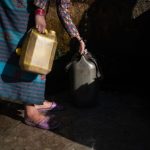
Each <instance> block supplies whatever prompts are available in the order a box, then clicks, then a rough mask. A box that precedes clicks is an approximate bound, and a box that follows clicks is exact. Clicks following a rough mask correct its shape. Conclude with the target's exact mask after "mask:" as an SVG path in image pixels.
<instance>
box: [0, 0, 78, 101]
mask: <svg viewBox="0 0 150 150" xmlns="http://www.w3.org/2000/svg"><path fill="white" fill-rule="evenodd" d="M48 2H49V0H0V99H6V100H10V101H21V102H23V103H28V104H41V103H42V102H43V100H44V92H45V79H42V78H41V75H37V74H33V73H29V72H25V71H22V70H21V69H20V67H19V63H18V62H19V56H17V55H16V52H15V50H16V48H17V47H18V46H19V45H21V42H22V39H23V37H24V36H25V33H26V31H27V30H28V29H29V28H30V27H32V26H34V21H33V20H34V19H33V17H34V11H35V6H37V7H40V8H43V9H44V8H45V7H46V5H47V4H48ZM56 2H57V3H56V4H57V8H58V13H59V16H60V17H61V18H62V20H63V22H64V25H65V28H66V30H67V31H68V33H69V35H70V36H71V37H76V36H79V33H78V30H77V29H76V27H75V25H74V24H73V23H72V20H71V18H70V15H69V13H68V7H69V5H70V1H69V0H57V1H56ZM30 20H32V21H30Z"/></svg>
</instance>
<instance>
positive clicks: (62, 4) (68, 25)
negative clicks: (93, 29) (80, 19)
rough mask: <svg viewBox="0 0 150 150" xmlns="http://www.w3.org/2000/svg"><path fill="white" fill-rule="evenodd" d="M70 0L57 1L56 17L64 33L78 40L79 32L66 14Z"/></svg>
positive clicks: (67, 13)
mask: <svg viewBox="0 0 150 150" xmlns="http://www.w3.org/2000/svg"><path fill="white" fill-rule="evenodd" d="M70 4H71V2H70V0H57V11H58V16H59V17H60V19H61V21H62V23H63V25H64V27H65V29H66V31H67V32H68V34H69V35H70V37H71V38H73V37H76V38H78V39H80V38H81V37H80V35H79V32H78V30H77V28H76V26H75V25H74V23H73V22H72V19H71V16H70V14H69V12H68V8H69V7H70Z"/></svg>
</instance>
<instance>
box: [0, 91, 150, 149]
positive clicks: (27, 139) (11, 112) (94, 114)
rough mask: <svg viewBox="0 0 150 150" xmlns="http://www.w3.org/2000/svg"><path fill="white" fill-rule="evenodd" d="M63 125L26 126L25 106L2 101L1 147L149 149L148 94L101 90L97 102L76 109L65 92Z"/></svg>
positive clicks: (58, 114) (0, 104)
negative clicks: (54, 127) (50, 127)
mask: <svg viewBox="0 0 150 150" xmlns="http://www.w3.org/2000/svg"><path fill="white" fill-rule="evenodd" d="M56 99H59V100H61V101H60V103H62V104H63V105H64V106H65V111H62V112H57V113H56V115H57V116H58V117H59V118H60V119H61V121H62V126H61V127H60V128H59V129H58V130H56V131H46V130H42V129H38V128H33V127H30V126H27V125H25V124H24V123H23V122H22V120H23V117H22V116H23V108H22V105H19V104H14V103H13V104H12V103H8V102H7V103H6V102H1V103H0V150H145V149H150V117H149V112H150V109H149V108H150V105H149V96H148V95H147V94H145V93H143V92H140V90H139V91H138V92H137V91H136V92H135V91H133V92H132V90H131V91H130V92H129V91H128V92H126V91H118V90H104V91H101V90H100V91H99V95H98V100H99V102H98V104H97V105H96V106H95V107H92V108H86V109H85V108H77V107H74V106H73V105H72V104H71V103H69V99H70V97H69V96H68V94H67V93H66V92H63V93H60V94H59V95H57V96H56Z"/></svg>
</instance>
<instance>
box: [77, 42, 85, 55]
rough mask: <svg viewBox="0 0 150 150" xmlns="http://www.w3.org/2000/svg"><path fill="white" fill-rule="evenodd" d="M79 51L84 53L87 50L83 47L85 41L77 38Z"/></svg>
mask: <svg viewBox="0 0 150 150" xmlns="http://www.w3.org/2000/svg"><path fill="white" fill-rule="evenodd" d="M79 43H80V45H79V53H80V54H81V55H82V54H84V53H87V50H86V49H85V43H84V41H83V40H79Z"/></svg>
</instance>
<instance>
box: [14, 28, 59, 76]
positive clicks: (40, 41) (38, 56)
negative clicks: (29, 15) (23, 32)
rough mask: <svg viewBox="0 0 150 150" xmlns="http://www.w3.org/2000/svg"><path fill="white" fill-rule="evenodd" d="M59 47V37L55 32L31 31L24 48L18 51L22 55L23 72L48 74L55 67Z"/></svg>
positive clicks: (20, 62) (20, 63) (20, 61)
mask: <svg viewBox="0 0 150 150" xmlns="http://www.w3.org/2000/svg"><path fill="white" fill-rule="evenodd" d="M56 47H57V37H56V33H55V31H53V30H50V31H47V30H46V32H45V33H44V34H43V33H39V32H38V31H37V30H36V29H34V28H33V29H31V30H30V31H29V32H28V33H27V36H26V38H25V40H24V42H23V44H22V48H21V49H20V50H19V49H17V53H18V54H19V53H20V60H19V65H20V67H21V69H22V70H25V71H29V72H33V73H37V74H43V75H46V74H48V73H49V72H50V71H51V69H52V65H53V61H54V57H55V52H56Z"/></svg>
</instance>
